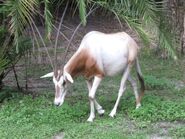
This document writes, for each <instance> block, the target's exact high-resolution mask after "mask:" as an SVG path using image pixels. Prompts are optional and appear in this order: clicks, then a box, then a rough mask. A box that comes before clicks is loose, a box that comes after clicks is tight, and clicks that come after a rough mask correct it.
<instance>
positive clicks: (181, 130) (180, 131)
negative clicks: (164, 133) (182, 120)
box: [170, 127, 185, 138]
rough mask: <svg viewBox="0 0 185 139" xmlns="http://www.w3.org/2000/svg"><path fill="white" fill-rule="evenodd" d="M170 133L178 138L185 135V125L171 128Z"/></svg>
mask: <svg viewBox="0 0 185 139" xmlns="http://www.w3.org/2000/svg"><path fill="white" fill-rule="evenodd" d="M170 134H171V135H172V136H174V137H176V138H184V137H185V127H176V128H172V129H171V130H170Z"/></svg>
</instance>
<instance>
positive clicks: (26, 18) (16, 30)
mask: <svg viewBox="0 0 185 139" xmlns="http://www.w3.org/2000/svg"><path fill="white" fill-rule="evenodd" d="M3 6H4V9H7V12H8V17H9V18H10V22H9V30H10V32H11V34H12V35H13V36H14V44H15V46H16V51H17V52H18V51H19V41H18V39H19V36H21V34H22V32H23V31H24V28H25V26H26V25H28V24H31V21H32V18H33V15H34V11H35V8H36V7H37V6H38V2H37V0H7V1H5V2H4V4H3Z"/></svg>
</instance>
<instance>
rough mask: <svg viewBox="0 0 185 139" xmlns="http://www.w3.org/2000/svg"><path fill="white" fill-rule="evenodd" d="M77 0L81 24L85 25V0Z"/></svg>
mask: <svg viewBox="0 0 185 139" xmlns="http://www.w3.org/2000/svg"><path fill="white" fill-rule="evenodd" d="M77 1H78V8H79V16H80V19H81V21H82V24H83V25H86V23H87V19H86V14H87V13H86V0H77Z"/></svg>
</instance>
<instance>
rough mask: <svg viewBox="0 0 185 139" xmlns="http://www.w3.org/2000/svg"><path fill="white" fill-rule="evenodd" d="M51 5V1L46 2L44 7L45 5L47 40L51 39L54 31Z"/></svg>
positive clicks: (46, 0)
mask: <svg viewBox="0 0 185 139" xmlns="http://www.w3.org/2000/svg"><path fill="white" fill-rule="evenodd" d="M50 4H51V3H50V2H49V0H44V5H45V7H44V8H45V9H44V19H45V30H46V36H47V38H49V39H50V36H51V31H52V25H53V24H52V19H53V16H52V14H51V12H50V10H49V5H50Z"/></svg>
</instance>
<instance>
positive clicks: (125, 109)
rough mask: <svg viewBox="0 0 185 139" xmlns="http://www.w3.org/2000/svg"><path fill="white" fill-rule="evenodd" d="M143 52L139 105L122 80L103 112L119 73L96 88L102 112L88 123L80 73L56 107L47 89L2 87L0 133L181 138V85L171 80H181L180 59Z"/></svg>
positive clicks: (93, 138) (109, 138)
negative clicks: (120, 92)
mask: <svg viewBox="0 0 185 139" xmlns="http://www.w3.org/2000/svg"><path fill="white" fill-rule="evenodd" d="M143 55H144V56H143V57H141V58H140V59H141V60H140V63H141V67H142V71H143V73H144V75H145V81H146V86H147V90H146V93H145V96H144V98H143V100H142V105H143V106H142V107H141V108H140V109H137V110H136V109H135V98H134V95H133V91H132V89H131V88H130V86H129V85H128V88H127V90H126V93H125V95H124V97H122V100H121V102H120V105H119V107H118V111H117V115H116V117H115V118H110V117H109V116H108V114H109V113H110V111H111V109H112V108H113V105H114V103H115V100H116V97H117V92H118V88H119V82H120V77H119V76H117V77H114V78H106V79H105V80H103V82H102V83H101V85H100V87H99V88H98V92H97V100H98V101H99V102H100V104H101V105H102V106H103V107H104V109H105V110H106V112H105V115H104V116H103V117H99V116H98V115H96V119H95V121H94V122H93V123H88V122H86V120H87V118H88V116H89V102H88V98H87V89H86V84H85V82H84V80H83V79H82V78H78V79H77V80H75V83H74V84H73V85H72V87H71V89H70V91H69V94H68V96H67V98H66V99H65V102H64V104H63V105H62V106H61V107H55V106H54V105H53V98H54V95H53V94H52V93H51V92H45V93H43V94H41V95H39V96H38V97H36V98H34V99H33V98H32V96H31V95H23V94H22V93H20V92H18V91H15V90H11V89H9V88H8V89H7V88H5V89H4V90H2V92H1V93H0V94H9V95H8V97H7V98H5V99H3V102H2V103H0V121H1V124H0V137H1V138H29V139H32V138H39V139H42V138H43V139H45V138H52V137H53V136H55V135H58V134H60V133H64V136H65V138H66V139H72V138H77V139H87V138H89V139H124V138H133V139H135V138H137V139H138V138H141V139H143V138H152V137H162V138H167V137H172V138H183V137H184V136H185V134H184V131H185V126H184V122H185V109H184V108H185V101H184V100H185V95H184V93H185V87H181V88H178V87H176V85H177V83H174V81H175V82H176V81H182V82H184V81H185V74H184V71H183V70H184V67H183V64H184V60H183V59H180V60H179V61H178V64H177V63H174V62H173V61H162V60H161V59H158V58H156V57H154V56H153V55H150V56H149V55H147V54H143ZM0 97H1V96H0Z"/></svg>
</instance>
